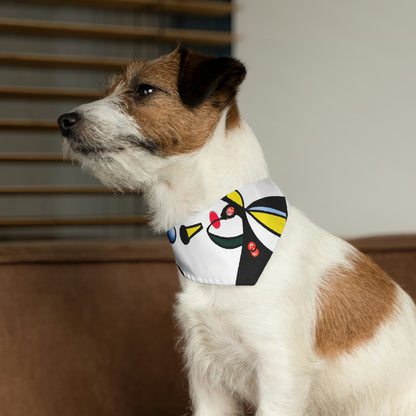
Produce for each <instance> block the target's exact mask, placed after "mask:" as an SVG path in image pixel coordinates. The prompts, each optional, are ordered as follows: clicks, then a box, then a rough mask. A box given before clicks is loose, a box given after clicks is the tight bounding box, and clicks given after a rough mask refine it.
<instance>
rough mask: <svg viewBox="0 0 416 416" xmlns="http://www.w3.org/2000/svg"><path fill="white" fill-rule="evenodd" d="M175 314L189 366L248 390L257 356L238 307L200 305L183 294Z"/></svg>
mask: <svg viewBox="0 0 416 416" xmlns="http://www.w3.org/2000/svg"><path fill="white" fill-rule="evenodd" d="M176 316H177V318H178V321H179V324H180V327H181V329H182V335H183V341H184V347H185V358H186V362H187V365H188V367H192V368H195V367H198V368H199V372H202V373H205V376H206V377H208V379H209V380H211V381H212V382H215V383H225V384H227V387H232V388H233V389H236V390H244V391H247V390H248V389H249V388H250V384H251V381H252V378H253V375H254V368H255V357H254V356H253V353H252V351H251V349H250V348H249V347H248V345H247V342H246V336H247V334H246V333H245V331H244V330H243V328H244V326H243V325H241V319H240V318H239V314H238V311H236V310H234V309H233V308H225V307H218V305H203V306H201V305H198V302H197V301H195V300H193V299H190V297H189V296H188V295H187V294H181V295H180V296H179V297H178V302H177V305H176Z"/></svg>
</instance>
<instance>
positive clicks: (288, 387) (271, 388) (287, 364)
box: [256, 353, 311, 416]
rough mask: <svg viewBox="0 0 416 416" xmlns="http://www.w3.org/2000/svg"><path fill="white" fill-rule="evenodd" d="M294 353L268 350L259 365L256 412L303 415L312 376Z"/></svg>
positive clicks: (260, 414)
mask: <svg viewBox="0 0 416 416" xmlns="http://www.w3.org/2000/svg"><path fill="white" fill-rule="evenodd" d="M294 360H295V357H293V356H292V354H285V353H282V354H280V355H277V356H276V354H275V353H274V354H273V355H271V354H266V355H265V356H263V359H261V361H260V363H259V365H258V367H257V371H256V373H257V389H258V390H257V394H258V397H257V412H256V416H304V415H305V414H306V408H307V404H308V397H309V390H310V384H311V377H310V375H308V374H307V371H305V370H306V369H305V367H304V366H300V365H299V362H296V361H294Z"/></svg>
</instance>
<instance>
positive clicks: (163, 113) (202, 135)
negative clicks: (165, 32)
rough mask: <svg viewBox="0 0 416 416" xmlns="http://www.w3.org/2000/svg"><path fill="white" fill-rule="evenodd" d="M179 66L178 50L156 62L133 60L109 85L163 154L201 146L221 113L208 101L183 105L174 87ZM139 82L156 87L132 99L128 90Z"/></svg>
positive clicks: (190, 149)
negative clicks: (121, 74)
mask: <svg viewBox="0 0 416 416" xmlns="http://www.w3.org/2000/svg"><path fill="white" fill-rule="evenodd" d="M179 65H180V55H179V53H178V51H175V52H173V53H171V54H170V55H166V56H163V57H161V58H159V59H157V60H155V61H142V62H133V63H131V64H130V65H129V66H128V68H127V70H126V72H125V75H124V76H123V77H122V78H121V79H118V80H117V81H116V82H117V85H116V86H113V87H112V88H111V91H113V92H114V93H116V94H122V95H123V101H124V102H125V103H126V107H127V109H128V112H129V114H131V115H132V116H133V117H134V118H135V119H136V121H137V124H138V126H139V127H140V131H141V133H142V135H143V136H144V137H146V139H147V140H149V141H151V142H152V143H153V144H154V145H155V146H154V147H155V148H156V149H157V151H158V152H159V153H161V154H163V155H175V154H182V153H189V152H193V151H195V150H198V149H199V148H201V147H202V146H203V145H204V144H205V143H206V142H207V141H208V139H209V138H210V137H211V136H212V134H213V132H214V130H215V127H216V125H217V123H218V121H219V119H220V116H221V109H219V108H217V107H216V106H215V105H214V104H213V103H211V101H210V100H206V101H204V102H203V103H202V104H200V105H199V106H197V107H195V108H189V107H187V106H185V105H184V104H183V102H182V101H181V99H180V97H179V92H178V87H177V81H178V72H179ZM140 84H149V85H152V86H154V87H156V88H157V90H156V91H155V92H154V93H153V94H152V95H151V96H148V97H145V98H143V99H135V98H134V94H133V93H131V89H132V88H133V87H134V86H135V85H136V86H137V85H140Z"/></svg>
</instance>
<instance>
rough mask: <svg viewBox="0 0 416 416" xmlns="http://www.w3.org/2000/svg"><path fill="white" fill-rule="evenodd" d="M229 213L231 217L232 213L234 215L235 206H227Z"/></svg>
mask: <svg viewBox="0 0 416 416" xmlns="http://www.w3.org/2000/svg"><path fill="white" fill-rule="evenodd" d="M227 215H228V216H229V217H231V215H234V207H228V208H227Z"/></svg>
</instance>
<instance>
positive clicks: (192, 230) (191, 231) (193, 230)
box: [186, 224, 202, 238]
mask: <svg viewBox="0 0 416 416" xmlns="http://www.w3.org/2000/svg"><path fill="white" fill-rule="evenodd" d="M201 228H202V224H197V225H192V226H191V227H189V228H186V232H187V234H188V237H189V238H192V236H193V235H194V234H195V233H197V232H198V231H199V230H200V229H201Z"/></svg>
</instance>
